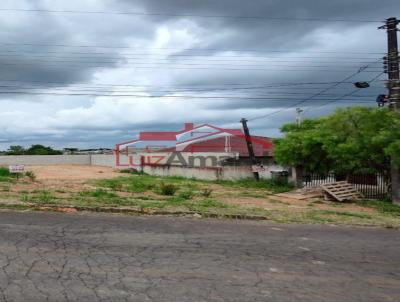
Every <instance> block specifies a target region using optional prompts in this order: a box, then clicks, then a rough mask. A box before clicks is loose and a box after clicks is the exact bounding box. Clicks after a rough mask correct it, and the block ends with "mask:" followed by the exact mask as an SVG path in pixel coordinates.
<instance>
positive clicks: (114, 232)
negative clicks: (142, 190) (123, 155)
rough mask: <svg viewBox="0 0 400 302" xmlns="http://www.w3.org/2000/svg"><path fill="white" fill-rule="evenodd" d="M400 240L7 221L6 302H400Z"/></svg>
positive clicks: (171, 221) (92, 220)
mask: <svg viewBox="0 0 400 302" xmlns="http://www.w3.org/2000/svg"><path fill="white" fill-rule="evenodd" d="M399 239H400V232H399V231H398V230H390V229H376V228H351V227H337V226H336V227H335V226H322V225H285V224H272V223H268V222H249V221H247V222H246V221H229V220H211V219H210V220H209V219H204V220H202V219H201V220H197V219H189V218H177V217H175V218H174V217H150V216H149V217H129V216H119V215H103V214H73V215H72V214H60V213H45V212H43V213H40V212H13V211H2V212H0V301H30V302H33V301H163V302H168V301H240V302H243V301H352V302H353V301H373V302H379V301H400V240H399Z"/></svg>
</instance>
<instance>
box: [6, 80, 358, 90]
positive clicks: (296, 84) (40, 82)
mask: <svg viewBox="0 0 400 302" xmlns="http://www.w3.org/2000/svg"><path fill="white" fill-rule="evenodd" d="M0 81H1V82H13V83H15V82H16V83H27V82H26V81H21V80H19V79H4V78H0ZM29 83H36V84H46V85H49V84H51V85H65V84H66V83H65V82H59V81H37V80H29ZM334 83H339V82H337V81H334V82H288V83H260V84H258V85H263V87H264V88H277V87H278V88H285V89H286V88H287V87H290V86H306V85H330V84H334ZM347 83H351V82H347ZM93 85H96V86H111V87H120V86H129V87H158V88H159V87H171V86H161V85H149V84H132V83H129V84H127V83H124V84H112V83H111V84H105V83H97V84H93ZM246 85H254V82H252V83H221V84H212V85H210V84H208V85H203V86H204V87H220V86H246ZM172 87H173V86H172ZM176 87H178V88H182V87H186V88H188V87H194V88H198V87H199V85H196V86H189V85H179V86H176ZM204 89H206V88H204Z"/></svg>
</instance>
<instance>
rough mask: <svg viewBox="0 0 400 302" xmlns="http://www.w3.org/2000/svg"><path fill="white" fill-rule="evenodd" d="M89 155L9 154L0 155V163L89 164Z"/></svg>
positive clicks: (35, 164)
mask: <svg viewBox="0 0 400 302" xmlns="http://www.w3.org/2000/svg"><path fill="white" fill-rule="evenodd" d="M90 164H91V156H90V155H18V156H14V155H10V156H8V155H7V156H0V165H1V166H8V165H27V166H45V165H90Z"/></svg>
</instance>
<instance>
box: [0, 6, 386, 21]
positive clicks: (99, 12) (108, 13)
mask: <svg viewBox="0 0 400 302" xmlns="http://www.w3.org/2000/svg"><path fill="white" fill-rule="evenodd" d="M0 11H3V12H9V11H13V12H35V13H62V14H94V15H96V14H101V15H104V14H106V15H135V16H166V17H196V18H218V19H219V18H221V19H243V20H276V21H310V22H356V23H382V22H383V21H382V20H365V19H364V20H363V19H325V18H296V17H270V16H244V15H199V14H176V13H161V12H132V11H82V10H55V9H25V8H0Z"/></svg>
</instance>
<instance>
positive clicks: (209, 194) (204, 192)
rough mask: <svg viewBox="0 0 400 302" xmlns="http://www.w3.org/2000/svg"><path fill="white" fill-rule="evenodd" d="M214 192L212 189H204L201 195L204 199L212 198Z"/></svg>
mask: <svg viewBox="0 0 400 302" xmlns="http://www.w3.org/2000/svg"><path fill="white" fill-rule="evenodd" d="M212 192H213V190H212V189H208V188H207V189H203V191H201V195H202V196H204V197H210V196H211V194H212Z"/></svg>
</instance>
